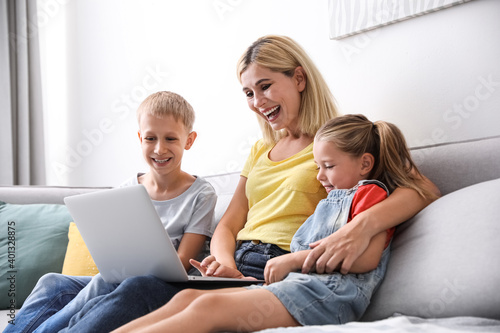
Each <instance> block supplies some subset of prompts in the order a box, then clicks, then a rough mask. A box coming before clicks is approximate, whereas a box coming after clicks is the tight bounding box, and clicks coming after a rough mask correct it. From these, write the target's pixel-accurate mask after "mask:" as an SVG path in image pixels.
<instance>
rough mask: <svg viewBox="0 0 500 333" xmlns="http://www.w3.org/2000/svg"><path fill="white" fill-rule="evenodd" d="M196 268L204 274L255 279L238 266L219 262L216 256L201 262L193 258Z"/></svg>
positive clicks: (192, 261) (192, 263)
mask: <svg viewBox="0 0 500 333" xmlns="http://www.w3.org/2000/svg"><path fill="white" fill-rule="evenodd" d="M189 262H190V263H191V265H193V267H194V268H196V269H197V270H199V271H200V273H201V275H203V276H217V277H228V278H236V279H253V280H255V278H253V277H246V276H244V275H243V274H241V272H240V271H239V270H237V269H236V268H232V267H228V266H224V265H222V264H221V263H219V262H218V261H217V260H216V259H215V257H214V256H208V257H206V258H205V259H203V260H202V261H201V262H199V261H197V260H194V259H191V260H189Z"/></svg>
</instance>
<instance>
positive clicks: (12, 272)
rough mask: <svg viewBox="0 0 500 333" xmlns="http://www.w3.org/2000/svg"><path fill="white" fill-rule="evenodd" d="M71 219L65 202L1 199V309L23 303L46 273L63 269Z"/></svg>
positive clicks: (19, 305) (18, 305)
mask: <svg viewBox="0 0 500 333" xmlns="http://www.w3.org/2000/svg"><path fill="white" fill-rule="evenodd" d="M71 220H72V218H71V215H70V214H69V212H68V210H67V208H66V206H64V205H58V204H32V205H15V204H8V203H5V202H2V201H0V295H2V296H1V297H0V309H6V308H9V307H10V306H11V302H15V306H16V307H17V308H19V307H21V306H22V304H23V303H24V300H25V299H26V297H27V296H28V295H29V294H30V293H31V290H32V289H33V287H34V286H35V284H36V282H37V281H38V279H39V278H40V277H41V276H42V275H43V274H45V273H49V272H58V273H60V272H61V270H62V264H63V260H64V255H65V253H66V247H67V245H68V228H69V223H70V222H71ZM6 296H7V297H6Z"/></svg>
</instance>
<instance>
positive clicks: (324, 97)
mask: <svg viewBox="0 0 500 333" xmlns="http://www.w3.org/2000/svg"><path fill="white" fill-rule="evenodd" d="M251 64H257V65H259V66H262V67H265V68H267V69H269V70H271V71H274V72H279V73H282V74H284V75H286V76H288V77H292V76H293V75H294V72H295V69H296V68H297V67H299V66H301V67H302V68H303V70H304V72H305V76H306V87H305V89H304V91H303V92H302V93H301V103H300V104H301V105H300V109H299V128H300V129H301V131H302V133H303V134H306V135H309V136H311V137H314V135H315V134H316V132H317V130H318V129H319V128H320V127H321V125H323V124H324V123H325V122H326V121H327V120H329V119H331V118H334V117H336V116H337V114H338V112H337V105H336V102H335V99H334V98H333V95H332V93H331V92H330V89H329V88H328V85H327V84H326V81H325V80H324V79H323V76H322V75H321V73H320V72H319V70H318V69H317V68H316V66H315V65H314V63H313V62H312V60H311V59H310V58H309V56H308V55H307V53H306V52H305V51H304V49H303V48H302V47H301V46H300V45H299V44H297V42H295V41H294V40H293V39H291V38H289V37H285V36H275V35H268V36H264V37H261V38H259V39H257V40H256V41H255V42H254V43H253V44H252V45H250V47H248V49H247V50H246V51H245V53H243V55H242V56H241V58H240V59H239V61H238V64H237V76H238V80H239V81H240V83H241V75H242V74H243V73H244V72H245V71H246V70H247V68H248V66H249V65H251ZM257 119H258V120H259V125H260V127H261V129H262V133H263V137H264V141H265V142H266V143H267V144H273V143H276V142H277V141H278V140H279V139H280V138H282V137H284V136H286V132H285V131H280V132H277V131H274V130H273V129H272V128H271V126H270V125H269V124H268V122H267V121H265V120H264V119H262V118H261V117H258V118H257Z"/></svg>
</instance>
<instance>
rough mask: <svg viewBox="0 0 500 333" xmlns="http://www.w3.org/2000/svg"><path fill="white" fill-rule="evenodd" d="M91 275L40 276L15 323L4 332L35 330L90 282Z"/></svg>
mask: <svg viewBox="0 0 500 333" xmlns="http://www.w3.org/2000/svg"><path fill="white" fill-rule="evenodd" d="M90 279H91V277H90V276H88V277H87V276H79V277H76V276H75V277H73V276H65V275H61V274H55V273H49V274H46V275H44V276H42V277H41V278H40V280H39V281H38V283H37V284H36V286H35V288H34V289H33V291H32V292H31V294H30V296H28V298H27V299H26V301H25V302H24V305H23V307H22V308H21V310H19V312H18V313H17V315H16V319H15V322H14V323H15V325H12V324H9V325H7V327H6V328H5V330H4V333H14V332H16V333H17V332H22V333H27V332H33V331H34V330H35V329H36V328H37V327H38V326H39V325H40V324H42V323H43V322H45V321H46V320H47V319H48V318H49V317H51V316H53V315H54V314H56V313H57V312H58V311H59V310H61V309H62V308H64V307H65V306H66V305H67V304H68V303H69V302H70V301H71V300H72V299H73V298H74V297H75V296H76V295H77V294H78V293H79V292H80V291H81V290H82V289H83V288H84V287H85V286H86V285H87V284H88V283H89V282H90Z"/></svg>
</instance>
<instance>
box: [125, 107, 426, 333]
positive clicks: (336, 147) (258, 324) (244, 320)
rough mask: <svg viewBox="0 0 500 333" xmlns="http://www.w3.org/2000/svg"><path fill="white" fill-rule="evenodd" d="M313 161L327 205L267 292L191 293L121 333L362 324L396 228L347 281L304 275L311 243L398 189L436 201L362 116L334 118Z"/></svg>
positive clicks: (278, 264)
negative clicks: (408, 189) (412, 191)
mask: <svg viewBox="0 0 500 333" xmlns="http://www.w3.org/2000/svg"><path fill="white" fill-rule="evenodd" d="M313 153H314V160H315V163H316V164H317V165H318V170H319V171H318V175H317V179H318V180H319V181H320V182H321V184H322V185H323V186H324V188H325V189H326V191H327V192H328V197H327V198H326V199H324V200H322V201H320V203H319V204H318V206H317V207H316V210H315V212H314V214H313V215H311V216H310V217H309V218H308V219H307V221H306V222H305V223H304V224H303V225H302V226H301V227H300V228H299V229H298V230H297V232H296V233H295V235H294V236H293V240H292V243H291V249H292V253H290V254H285V255H282V256H280V257H276V258H273V259H271V260H269V261H268V263H267V265H266V268H265V271H264V276H265V280H266V285H264V286H251V287H247V288H229V289H220V290H211V291H201V290H190V289H187V290H184V291H182V292H180V293H179V294H178V295H176V296H175V297H174V298H173V299H172V301H170V302H169V303H168V304H167V305H165V306H164V307H162V308H160V309H159V310H157V311H155V312H153V313H151V314H149V315H147V316H145V317H142V318H140V319H138V320H136V321H133V322H131V323H129V324H128V325H126V326H123V327H122V328H120V329H118V330H117V331H116V332H117V333H120V332H163V331H165V330H168V331H169V332H212V331H226V330H228V331H254V330H261V329H265V328H273V327H282V326H285V327H286V326H299V325H327V324H343V323H346V322H348V321H353V320H358V319H359V318H360V317H361V316H362V315H363V313H364V311H365V310H366V308H367V306H368V304H369V300H370V298H371V296H372V294H373V292H374V291H375V290H376V289H377V287H378V286H379V284H380V282H381V281H382V279H383V276H384V274H385V270H386V265H387V261H388V259H389V243H390V240H391V237H392V234H393V232H394V228H391V229H389V230H386V231H383V232H381V233H379V234H377V235H376V236H375V237H373V238H372V240H371V242H370V244H369V245H368V248H367V249H366V251H364V253H363V254H362V255H361V256H360V257H359V258H358V259H357V260H356V261H355V262H354V263H353V265H352V267H351V272H350V273H349V274H346V275H343V274H341V273H340V272H334V273H332V274H317V273H310V274H304V273H302V272H300V270H301V268H302V266H303V263H304V260H305V258H306V257H307V255H308V253H309V251H311V250H310V249H309V243H311V242H315V241H317V240H319V239H322V238H324V237H326V236H327V235H329V234H330V233H334V232H336V231H337V230H338V229H339V228H341V227H342V226H344V225H345V224H346V223H347V222H349V221H350V220H351V219H352V218H354V217H355V216H356V215H357V214H358V213H360V212H362V211H364V210H365V209H368V208H369V207H370V206H372V205H374V204H376V203H378V202H380V201H382V200H384V199H385V198H386V196H387V194H388V193H389V192H391V191H393V190H394V189H395V188H397V187H403V188H410V189H413V190H415V191H416V192H417V193H418V194H419V195H420V196H422V198H424V199H426V200H432V199H435V195H434V194H433V193H432V192H429V190H427V188H426V187H425V185H424V184H423V182H424V180H423V177H422V176H421V175H420V173H419V171H418V169H417V167H416V166H415V164H414V162H413V161H412V159H411V157H410V153H409V151H408V149H407V147H406V143H405V140H404V137H403V135H402V133H401V132H400V131H399V129H398V128H397V127H396V126H394V125H393V124H390V123H387V122H383V121H378V122H376V123H372V122H370V121H369V120H368V119H366V117H364V116H362V115H347V116H342V117H338V118H335V119H333V120H330V121H329V122H327V123H326V124H325V125H324V126H323V127H322V128H321V129H319V131H318V132H317V134H316V136H315V140H314V148H313ZM386 186H387V187H386Z"/></svg>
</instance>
